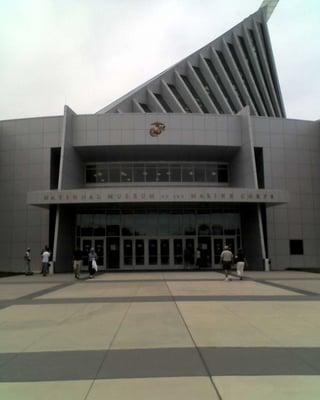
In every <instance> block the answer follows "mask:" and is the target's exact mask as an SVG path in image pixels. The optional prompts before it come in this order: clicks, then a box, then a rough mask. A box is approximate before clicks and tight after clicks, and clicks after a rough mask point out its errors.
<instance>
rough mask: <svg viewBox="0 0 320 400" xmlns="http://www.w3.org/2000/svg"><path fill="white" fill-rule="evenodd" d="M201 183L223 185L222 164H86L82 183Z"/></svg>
mask: <svg viewBox="0 0 320 400" xmlns="http://www.w3.org/2000/svg"><path fill="white" fill-rule="evenodd" d="M164 182H166V183H175V184H177V183H188V184H190V183H201V182H205V183H206V184H211V185H219V186H227V185H228V183H229V166H228V164H226V163H199V162H197V163H187V162H185V163H174V162H171V163H166V162H157V163H152V162H140V163H96V164H93V163H90V164H87V165H86V167H85V183H86V184H90V185H98V186H103V185H106V184H114V183H120V184H121V183H122V184H125V185H128V184H133V183H139V184H141V183H142V184H144V183H145V184H148V183H164Z"/></svg>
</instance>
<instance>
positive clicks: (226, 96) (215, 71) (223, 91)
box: [205, 52, 237, 112]
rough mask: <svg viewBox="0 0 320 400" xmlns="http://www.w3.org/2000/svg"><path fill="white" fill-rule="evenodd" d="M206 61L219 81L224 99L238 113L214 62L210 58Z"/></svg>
mask: <svg viewBox="0 0 320 400" xmlns="http://www.w3.org/2000/svg"><path fill="white" fill-rule="evenodd" d="M217 53H218V52H217ZM218 54H219V53H218ZM205 60H206V63H207V64H208V67H209V68H210V71H211V72H212V75H213V76H214V77H215V80H216V81H217V84H218V86H219V87H220V89H221V91H222V93H223V95H224V97H225V98H226V100H227V102H228V103H229V105H230V107H231V109H232V111H233V112H236V111H237V110H236V108H235V106H234V104H233V102H232V100H231V98H230V96H229V94H228V92H227V90H226V88H225V87H224V84H223V82H222V80H221V79H220V76H219V74H218V71H217V70H216V68H215V66H214V65H213V62H212V61H211V60H210V59H209V58H205Z"/></svg>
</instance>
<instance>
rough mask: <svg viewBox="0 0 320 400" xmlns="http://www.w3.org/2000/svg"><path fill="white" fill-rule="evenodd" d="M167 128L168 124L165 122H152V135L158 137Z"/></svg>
mask: <svg viewBox="0 0 320 400" xmlns="http://www.w3.org/2000/svg"><path fill="white" fill-rule="evenodd" d="M165 129H166V126H165V124H164V123H162V122H158V121H157V122H153V123H152V124H151V127H150V131H149V133H150V136H152V137H157V136H159V135H160V134H161V133H162V132H163V131H164V130H165Z"/></svg>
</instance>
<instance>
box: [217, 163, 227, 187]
mask: <svg viewBox="0 0 320 400" xmlns="http://www.w3.org/2000/svg"><path fill="white" fill-rule="evenodd" d="M228 181H229V176H228V166H227V165H218V182H221V183H223V182H228Z"/></svg>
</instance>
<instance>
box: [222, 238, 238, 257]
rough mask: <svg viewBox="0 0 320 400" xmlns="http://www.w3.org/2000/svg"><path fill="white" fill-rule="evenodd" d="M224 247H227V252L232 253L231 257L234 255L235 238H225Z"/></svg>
mask: <svg viewBox="0 0 320 400" xmlns="http://www.w3.org/2000/svg"><path fill="white" fill-rule="evenodd" d="M224 240H225V246H228V247H229V250H230V251H231V252H232V254H233V255H235V254H236V253H235V251H236V239H235V237H233V236H232V237H225V238H224Z"/></svg>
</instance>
